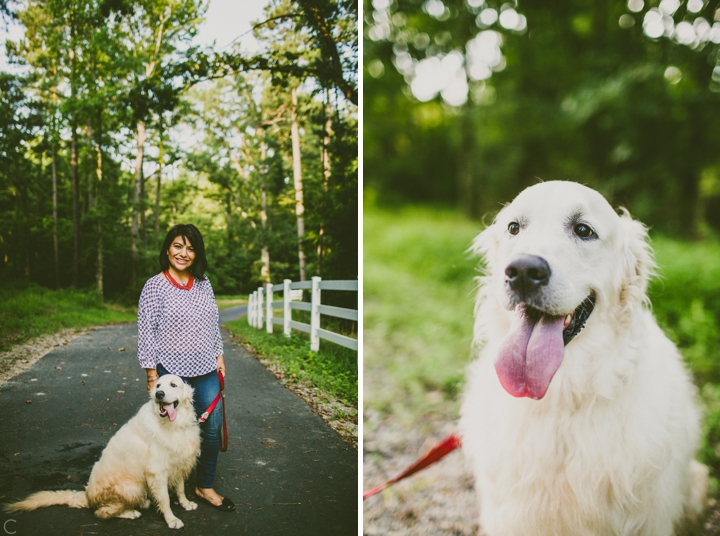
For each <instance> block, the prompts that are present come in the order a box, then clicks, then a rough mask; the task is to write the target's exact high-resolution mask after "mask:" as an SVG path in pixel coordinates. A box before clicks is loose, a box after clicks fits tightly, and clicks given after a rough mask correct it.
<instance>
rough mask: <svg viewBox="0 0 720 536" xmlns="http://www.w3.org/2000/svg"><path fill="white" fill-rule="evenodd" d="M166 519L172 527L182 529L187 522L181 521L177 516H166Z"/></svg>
mask: <svg viewBox="0 0 720 536" xmlns="http://www.w3.org/2000/svg"><path fill="white" fill-rule="evenodd" d="M165 521H166V522H167V526H168V527H170V528H171V529H181V528H183V527H184V526H185V524H184V523H183V522H182V521H180V520H179V519H178V518H177V517H175V518H166V519H165Z"/></svg>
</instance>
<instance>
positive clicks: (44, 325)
mask: <svg viewBox="0 0 720 536" xmlns="http://www.w3.org/2000/svg"><path fill="white" fill-rule="evenodd" d="M136 320H137V313H136V312H135V311H134V310H132V309H130V308H127V307H121V306H118V305H111V304H105V303H103V301H102V298H101V297H100V296H99V295H98V294H97V292H95V291H94V290H85V291H73V290H69V289H65V290H49V289H46V288H43V287H41V286H39V285H36V284H29V285H25V284H19V283H18V284H11V283H10V284H8V283H6V284H5V285H3V287H2V288H1V289H0V350H2V349H4V348H7V347H8V346H11V345H15V344H21V343H23V342H25V341H27V340H28V339H30V338H32V337H37V336H38V335H44V334H48V333H54V332H57V331H59V330H61V329H63V328H85V327H89V326H98V325H104V324H114V323H118V322H135V321H136Z"/></svg>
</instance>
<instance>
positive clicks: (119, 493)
mask: <svg viewBox="0 0 720 536" xmlns="http://www.w3.org/2000/svg"><path fill="white" fill-rule="evenodd" d="M192 395H193V390H192V387H190V386H189V385H187V384H186V383H184V382H183V381H182V379H180V378H179V377H177V376H174V375H172V374H166V375H165V376H161V377H160V379H159V380H158V381H157V382H156V383H155V385H154V386H153V388H152V389H151V390H150V400H149V401H148V402H147V403H146V404H144V405H143V406H142V407H141V408H140V410H139V411H138V412H137V414H136V415H135V416H134V417H133V418H132V419H130V420H129V421H128V422H127V423H126V424H125V425H124V426H123V427H122V428H120V430H118V431H117V433H116V434H115V435H114V436H113V437H112V438H111V439H110V442H109V443H108V445H107V447H105V450H103V453H102V456H101V457H100V460H99V461H98V462H96V463H95V466H94V467H93V470H92V472H91V473H90V480H89V481H88V484H87V486H86V487H85V491H66V490H63V491H40V492H38V493H34V494H32V495H30V496H29V497H28V498H27V499H25V500H23V501H20V502H16V503H13V504H10V505H7V506H6V507H5V510H6V511H7V512H17V511H20V510H35V509H36V508H40V507H43V506H51V505H57V504H66V505H68V506H70V507H72V508H93V509H94V510H95V515H96V516H97V517H99V518H101V519H109V518H111V517H124V518H127V519H137V518H138V517H140V512H139V511H138V510H137V508H149V507H150V499H149V498H148V495H150V497H152V498H153V499H154V500H155V502H156V504H157V506H158V509H159V510H160V512H161V513H162V514H163V516H164V517H165V522H166V523H167V524H168V526H169V527H170V528H172V529H179V528H182V527H183V522H182V521H180V519H178V518H177V517H175V515H174V514H173V512H172V510H171V509H170V497H169V493H168V487H171V488H173V489H174V490H175V492H176V493H177V497H178V500H179V501H180V505H181V506H182V507H183V508H184V509H185V510H195V509H196V508H197V504H196V503H194V502H191V501H189V500H188V499H187V497H186V496H185V478H186V477H187V476H188V475H189V474H190V471H191V470H192V468H193V467H194V466H195V462H196V459H197V457H198V455H199V454H200V427H199V425H198V422H197V419H196V418H195V411H194V409H193V404H192Z"/></svg>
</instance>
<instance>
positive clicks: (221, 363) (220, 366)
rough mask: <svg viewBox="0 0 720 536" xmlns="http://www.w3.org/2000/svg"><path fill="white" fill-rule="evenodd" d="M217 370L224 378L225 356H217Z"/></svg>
mask: <svg viewBox="0 0 720 536" xmlns="http://www.w3.org/2000/svg"><path fill="white" fill-rule="evenodd" d="M217 370H218V372H219V373H220V374H222V375H223V378H224V377H226V374H225V356H223V355H219V356H217Z"/></svg>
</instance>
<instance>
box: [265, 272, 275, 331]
mask: <svg viewBox="0 0 720 536" xmlns="http://www.w3.org/2000/svg"><path fill="white" fill-rule="evenodd" d="M266 292H267V302H266V303H267V306H266V308H265V312H266V315H265V331H267V332H268V333H272V332H273V305H272V302H273V285H272V283H268V284H267V291H266Z"/></svg>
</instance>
